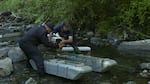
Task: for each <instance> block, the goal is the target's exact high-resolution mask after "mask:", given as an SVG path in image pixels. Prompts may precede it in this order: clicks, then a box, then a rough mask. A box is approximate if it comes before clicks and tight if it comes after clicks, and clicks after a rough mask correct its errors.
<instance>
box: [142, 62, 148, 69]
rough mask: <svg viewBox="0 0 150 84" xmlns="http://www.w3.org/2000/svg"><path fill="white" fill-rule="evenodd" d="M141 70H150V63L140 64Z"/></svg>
mask: <svg viewBox="0 0 150 84" xmlns="http://www.w3.org/2000/svg"><path fill="white" fill-rule="evenodd" d="M140 68H141V69H150V63H142V64H140Z"/></svg>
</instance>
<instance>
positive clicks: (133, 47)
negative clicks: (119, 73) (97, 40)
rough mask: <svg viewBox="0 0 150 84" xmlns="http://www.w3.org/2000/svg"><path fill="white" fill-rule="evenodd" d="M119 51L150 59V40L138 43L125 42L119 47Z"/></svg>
mask: <svg viewBox="0 0 150 84" xmlns="http://www.w3.org/2000/svg"><path fill="white" fill-rule="evenodd" d="M118 50H119V51H120V52H121V53H124V54H133V55H135V56H146V57H150V39H146V40H138V41H129V42H127V41H124V42H122V43H120V45H119V46H118Z"/></svg>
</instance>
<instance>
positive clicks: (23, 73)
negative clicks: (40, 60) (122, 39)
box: [0, 47, 150, 84]
mask: <svg viewBox="0 0 150 84" xmlns="http://www.w3.org/2000/svg"><path fill="white" fill-rule="evenodd" d="M91 55H92V56H96V57H103V58H111V59H114V60H116V61H117V62H118V65H116V66H114V67H112V68H110V70H109V71H107V72H105V73H96V72H91V73H89V74H87V75H85V76H83V77H81V78H80V79H78V80H68V79H65V78H61V77H57V76H54V75H48V74H47V75H45V76H44V77H39V76H38V74H37V73H36V72H35V71H34V70H33V69H29V68H26V67H25V65H26V64H25V61H23V62H20V63H15V64H14V72H13V73H12V74H11V75H10V76H9V77H8V78H1V79H0V84H24V83H25V81H26V80H27V79H29V78H30V77H32V78H33V79H34V80H36V81H37V82H38V84H126V82H128V81H135V82H136V83H137V84H147V82H148V81H149V80H150V79H148V78H147V79H146V78H142V77H141V76H140V75H139V72H140V69H139V64H140V63H143V62H149V61H150V60H149V59H147V58H145V57H143V58H142V57H136V56H133V55H124V56H123V55H120V54H119V53H118V51H117V50H116V49H115V48H113V47H92V51H91Z"/></svg>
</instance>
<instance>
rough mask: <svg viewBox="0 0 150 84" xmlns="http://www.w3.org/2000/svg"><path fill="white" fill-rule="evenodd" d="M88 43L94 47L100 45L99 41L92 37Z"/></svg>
mask: <svg viewBox="0 0 150 84" xmlns="http://www.w3.org/2000/svg"><path fill="white" fill-rule="evenodd" d="M90 43H91V44H93V45H95V46H99V45H100V41H99V39H98V38H97V37H92V38H91V39H90Z"/></svg>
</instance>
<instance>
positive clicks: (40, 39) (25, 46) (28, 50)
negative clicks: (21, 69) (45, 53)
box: [19, 23, 59, 76]
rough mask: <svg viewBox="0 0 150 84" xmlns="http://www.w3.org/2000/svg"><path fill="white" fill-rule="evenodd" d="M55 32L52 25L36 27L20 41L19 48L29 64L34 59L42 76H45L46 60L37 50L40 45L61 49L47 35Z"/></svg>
mask: <svg viewBox="0 0 150 84" xmlns="http://www.w3.org/2000/svg"><path fill="white" fill-rule="evenodd" d="M52 30H53V27H52V24H51V23H46V24H45V25H44V26H36V27H33V28H31V29H30V30H29V31H28V32H27V33H26V34H25V35H24V36H23V37H22V38H21V39H20V41H19V46H20V48H21V49H22V51H23V52H24V53H25V55H26V56H27V63H28V64H29V60H30V59H32V60H33V61H34V62H35V63H36V66H37V69H38V70H37V72H38V74H39V75H40V76H43V75H44V73H45V71H44V60H43V57H42V54H41V52H40V51H39V49H38V48H37V47H38V45H39V44H44V45H45V46H48V47H51V48H55V49H56V48H59V45H58V44H54V43H52V42H51V41H49V40H48V38H47V34H49V33H51V32H52Z"/></svg>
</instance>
